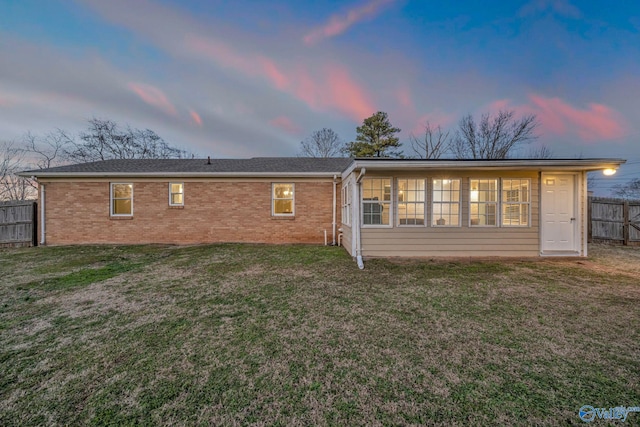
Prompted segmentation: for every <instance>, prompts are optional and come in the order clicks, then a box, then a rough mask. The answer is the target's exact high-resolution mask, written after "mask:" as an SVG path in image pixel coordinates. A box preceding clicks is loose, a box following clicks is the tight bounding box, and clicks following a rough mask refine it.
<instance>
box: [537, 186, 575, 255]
mask: <svg viewBox="0 0 640 427" xmlns="http://www.w3.org/2000/svg"><path fill="white" fill-rule="evenodd" d="M574 186H575V177H574V175H562V174H543V175H542V200H541V207H540V211H541V214H542V251H543V252H555V251H560V252H575V251H576V250H577V246H576V230H577V228H578V227H577V218H576V207H575V206H576V201H575V187H574Z"/></svg>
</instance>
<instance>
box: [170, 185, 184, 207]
mask: <svg viewBox="0 0 640 427" xmlns="http://www.w3.org/2000/svg"><path fill="white" fill-rule="evenodd" d="M169 206H184V184H183V183H182V182H170V183H169Z"/></svg>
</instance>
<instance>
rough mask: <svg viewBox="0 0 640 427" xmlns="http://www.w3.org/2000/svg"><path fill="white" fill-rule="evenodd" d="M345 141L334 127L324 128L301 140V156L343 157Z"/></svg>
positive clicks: (299, 154)
mask: <svg viewBox="0 0 640 427" xmlns="http://www.w3.org/2000/svg"><path fill="white" fill-rule="evenodd" d="M344 153H345V148H344V142H343V141H342V139H340V136H338V134H337V133H335V132H334V131H333V129H328V128H322V129H320V130H317V131H315V132H313V133H312V134H311V135H309V136H308V137H307V138H306V139H305V140H304V141H300V152H299V153H298V156H299V157H343V156H344Z"/></svg>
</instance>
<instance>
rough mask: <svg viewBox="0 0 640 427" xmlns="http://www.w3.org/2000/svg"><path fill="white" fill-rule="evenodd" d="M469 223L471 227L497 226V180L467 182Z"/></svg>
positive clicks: (472, 180)
mask: <svg viewBox="0 0 640 427" xmlns="http://www.w3.org/2000/svg"><path fill="white" fill-rule="evenodd" d="M469 188H470V190H469V203H470V205H469V221H470V225H471V226H472V227H473V226H485V227H495V226H497V225H498V180H497V179H471V180H470V182H469Z"/></svg>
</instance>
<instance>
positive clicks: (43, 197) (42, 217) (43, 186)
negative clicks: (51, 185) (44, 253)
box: [39, 183, 46, 245]
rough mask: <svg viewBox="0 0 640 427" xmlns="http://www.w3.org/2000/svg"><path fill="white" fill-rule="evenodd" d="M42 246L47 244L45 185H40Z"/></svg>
mask: <svg viewBox="0 0 640 427" xmlns="http://www.w3.org/2000/svg"><path fill="white" fill-rule="evenodd" d="M39 186H40V244H41V245H44V244H45V243H46V239H45V236H46V234H45V214H44V212H45V209H44V202H45V196H44V191H45V185H44V184H42V183H40V185H39Z"/></svg>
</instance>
